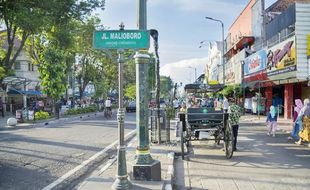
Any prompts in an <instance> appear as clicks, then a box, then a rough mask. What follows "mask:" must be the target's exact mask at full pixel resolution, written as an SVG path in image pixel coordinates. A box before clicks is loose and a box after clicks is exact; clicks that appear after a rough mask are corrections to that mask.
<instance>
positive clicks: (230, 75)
mask: <svg viewBox="0 0 310 190" xmlns="http://www.w3.org/2000/svg"><path fill="white" fill-rule="evenodd" d="M225 79H226V82H234V81H235V73H234V72H232V71H229V72H228V73H227V74H226V76H225Z"/></svg>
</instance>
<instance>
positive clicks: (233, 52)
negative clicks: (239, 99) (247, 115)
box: [209, 0, 310, 119]
mask: <svg viewBox="0 0 310 190" xmlns="http://www.w3.org/2000/svg"><path fill="white" fill-rule="evenodd" d="M264 6H265V4H264V0H250V1H249V3H248V4H247V6H246V7H245V8H244V9H243V11H242V12H241V13H240V15H239V16H238V17H237V19H236V20H235V22H234V23H233V24H232V25H231V27H230V28H229V30H228V35H227V38H226V43H225V47H226V48H225V54H224V55H225V76H226V80H225V83H226V85H232V84H240V85H241V86H242V87H243V89H244V98H245V99H246V100H247V101H245V102H244V105H245V104H246V103H247V104H252V103H253V102H252V100H254V98H256V99H255V101H256V100H257V96H259V97H261V99H260V102H258V103H257V102H256V104H259V105H258V106H256V108H255V109H257V110H260V109H261V110H260V111H261V112H263V113H266V112H268V111H269V107H270V106H271V105H274V106H276V107H277V108H278V112H279V114H280V115H283V116H284V117H285V118H287V119H290V118H291V117H292V113H293V106H294V99H297V98H298V99H304V98H309V97H310V87H309V85H310V83H309V82H308V81H309V78H310V77H309V76H310V68H309V67H310V61H309V57H310V25H309V23H310V0H299V1H298V0H295V1H294V0H279V1H277V2H275V3H274V4H273V5H271V6H270V7H268V8H267V9H265V7H264ZM221 73H222V72H221V71H219V70H218V73H217V76H214V73H212V72H211V73H209V75H212V76H213V77H214V78H216V77H217V78H219V81H221V78H220V75H221ZM249 102H250V103H249ZM248 108H250V109H252V106H247V109H248ZM257 110H252V112H255V113H256V112H257Z"/></svg>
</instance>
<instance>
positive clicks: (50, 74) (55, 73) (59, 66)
mask: <svg viewBox="0 0 310 190" xmlns="http://www.w3.org/2000/svg"><path fill="white" fill-rule="evenodd" d="M63 55H64V52H63V51H61V50H59V49H56V48H52V47H50V48H47V49H45V51H44V52H43V53H42V56H43V57H44V58H43V60H42V61H43V62H42V64H41V65H40V67H39V72H40V78H41V85H42V86H43V90H42V91H43V92H44V93H46V94H47V95H48V96H49V97H52V98H53V99H54V100H57V99H59V98H60V95H61V94H62V93H63V92H64V91H65V88H66V85H65V83H63V79H64V78H65V72H64V70H65V69H66V64H65V62H64V56H63Z"/></svg>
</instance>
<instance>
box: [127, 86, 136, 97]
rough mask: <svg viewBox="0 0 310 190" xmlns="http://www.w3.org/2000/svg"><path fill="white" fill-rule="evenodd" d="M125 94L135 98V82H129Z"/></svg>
mask: <svg viewBox="0 0 310 190" xmlns="http://www.w3.org/2000/svg"><path fill="white" fill-rule="evenodd" d="M125 96H126V97H128V98H130V99H136V84H135V83H133V84H130V85H128V86H127V88H125Z"/></svg>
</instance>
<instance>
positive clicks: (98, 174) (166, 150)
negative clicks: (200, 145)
mask: <svg viewBox="0 0 310 190" xmlns="http://www.w3.org/2000/svg"><path fill="white" fill-rule="evenodd" d="M170 126H171V133H170V137H171V140H170V143H163V144H152V143H150V150H151V156H152V158H153V159H154V160H158V161H160V163H161V179H162V180H161V181H139V180H133V176H132V173H133V171H132V169H133V164H134V163H135V152H136V147H137V138H136V137H135V138H133V139H132V140H131V141H130V142H129V143H128V144H127V150H126V161H127V173H128V179H129V180H130V182H131V183H132V185H133V187H132V189H133V190H146V189H152V190H162V189H165V190H171V189H172V179H173V176H174V166H173V162H174V154H175V152H176V151H178V150H179V149H180V148H179V145H178V144H177V143H176V138H175V133H174V132H175V121H172V122H171V125H170ZM116 171H117V159H116V157H115V156H114V157H111V158H110V160H109V161H108V162H105V163H104V164H102V166H100V167H98V168H97V169H96V170H95V171H94V172H93V173H92V174H91V175H90V176H89V177H88V178H87V179H86V180H85V181H84V182H82V183H81V184H80V186H79V187H78V189H79V190H97V189H98V190H99V189H100V190H101V189H111V186H112V184H113V182H114V181H115V179H116Z"/></svg>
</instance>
